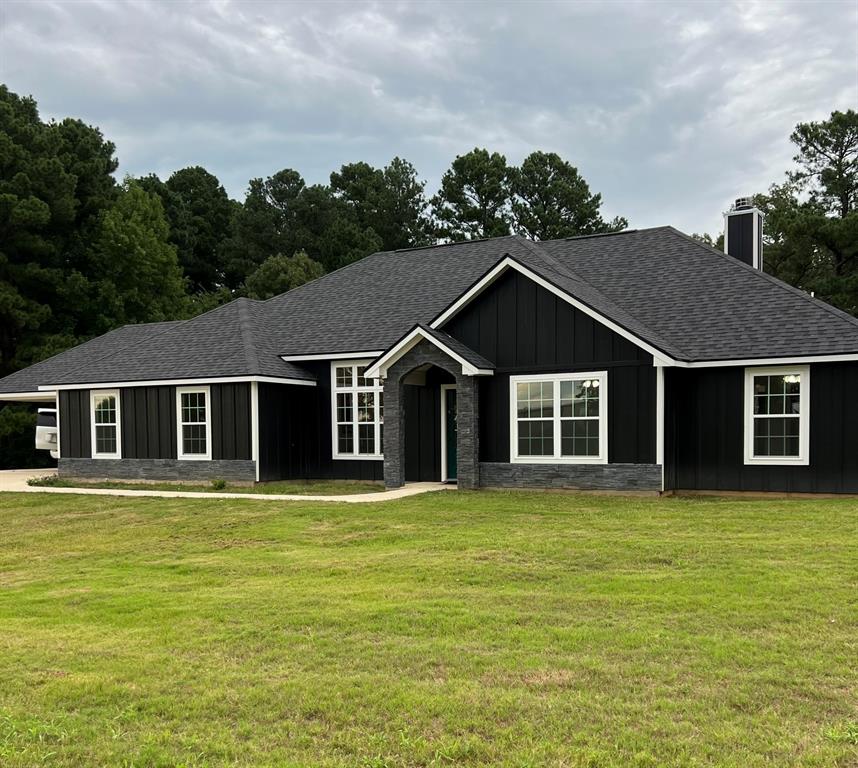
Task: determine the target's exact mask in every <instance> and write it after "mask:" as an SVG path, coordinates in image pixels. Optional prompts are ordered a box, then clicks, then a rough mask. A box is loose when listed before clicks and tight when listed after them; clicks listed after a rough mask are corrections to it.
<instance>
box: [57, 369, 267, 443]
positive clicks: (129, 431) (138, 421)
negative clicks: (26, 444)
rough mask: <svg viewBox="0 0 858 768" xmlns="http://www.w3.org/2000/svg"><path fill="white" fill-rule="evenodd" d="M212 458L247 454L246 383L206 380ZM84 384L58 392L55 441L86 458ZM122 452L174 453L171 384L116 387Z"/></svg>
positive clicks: (87, 416) (87, 426) (173, 390)
mask: <svg viewBox="0 0 858 768" xmlns="http://www.w3.org/2000/svg"><path fill="white" fill-rule="evenodd" d="M210 389H211V401H212V402H211V404H210V406H209V407H210V408H211V430H212V458H213V459H250V458H251V446H250V384H247V383H239V384H212V385H211V387H210ZM89 393H90V391H89V390H86V389H81V390H69V391H65V390H63V391H61V392H60V441H61V445H60V448H61V451H62V455H63V456H65V457H66V458H89V457H90V456H91V447H90V414H89V399H90V398H89ZM119 413H120V419H121V440H122V457H123V458H125V459H175V458H176V457H177V449H178V447H177V439H176V429H177V427H176V388H175V387H170V386H160V387H126V388H123V389H121V390H120V393H119Z"/></svg>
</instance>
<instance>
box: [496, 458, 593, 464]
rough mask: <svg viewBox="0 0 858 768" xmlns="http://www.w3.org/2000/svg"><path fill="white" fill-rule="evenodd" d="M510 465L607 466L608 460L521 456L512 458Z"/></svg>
mask: <svg viewBox="0 0 858 768" xmlns="http://www.w3.org/2000/svg"><path fill="white" fill-rule="evenodd" d="M509 461H510V464H607V463H608V460H607V459H606V458H599V457H598V456H587V457H581V458H577V457H571V456H563V457H560V458H555V457H554V456H545V457H542V456H540V457H531V456H523V457H518V456H514V457H512V458H511V459H510V460H509Z"/></svg>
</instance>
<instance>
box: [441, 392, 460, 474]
mask: <svg viewBox="0 0 858 768" xmlns="http://www.w3.org/2000/svg"><path fill="white" fill-rule="evenodd" d="M456 413H457V411H456V389H455V387H452V386H444V387H443V388H442V389H441V419H442V427H443V429H442V430H441V432H442V436H443V439H442V445H441V452H442V457H443V461H442V462H441V480H442V481H443V482H454V481H455V480H456V477H457V472H456V463H457V462H456V458H457V453H456Z"/></svg>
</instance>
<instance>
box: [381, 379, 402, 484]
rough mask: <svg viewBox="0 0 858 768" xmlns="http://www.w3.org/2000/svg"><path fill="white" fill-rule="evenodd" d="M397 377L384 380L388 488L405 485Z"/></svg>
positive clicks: (385, 473) (385, 477)
mask: <svg viewBox="0 0 858 768" xmlns="http://www.w3.org/2000/svg"><path fill="white" fill-rule="evenodd" d="M402 387H403V385H402V381H401V378H400V377H399V376H396V377H392V376H390V372H389V371H388V377H387V378H386V379H385V380H384V484H385V486H386V487H388V488H400V487H401V486H403V485H405V409H404V408H403V407H402V403H403V401H404V397H403V394H404V393H403V391H402Z"/></svg>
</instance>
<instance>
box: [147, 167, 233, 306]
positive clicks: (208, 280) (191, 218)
mask: <svg viewBox="0 0 858 768" xmlns="http://www.w3.org/2000/svg"><path fill="white" fill-rule="evenodd" d="M138 183H139V184H140V186H142V187H143V189H145V190H146V191H147V192H149V193H152V194H155V195H157V196H158V197H159V198H160V200H161V204H162V205H163V206H164V214H165V215H166V217H167V221H168V223H169V225H170V242H171V243H172V244H173V245H174V246H176V251H177V253H178V257H179V265H180V266H181V268H182V272H183V273H184V275H185V277H187V278H188V282H189V285H190V289H191V291H192V292H193V293H200V292H210V291H215V290H216V289H217V288H218V287H219V286H221V285H222V284H223V281H224V265H223V254H224V251H223V243H224V242H225V241H226V240H227V238H228V237H229V236H230V234H231V224H232V220H233V216H234V213H235V206H236V205H237V203H235V202H234V201H232V200H230V199H229V197H228V195H227V194H226V190H225V189H224V188H223V186H222V185H221V183H220V181H218V179H217V177H216V176H214V175H212V174H211V173H209V172H208V171H207V170H206V169H205V168H201V167H200V166H193V167H190V168H183V169H181V170H179V171H176V172H175V173H174V174H172V176H170V178H169V179H167V181H166V182H164V181H161V179H159V178H158V176H157V175H155V174H150V175H148V176H143V177H142V178H140V179H138Z"/></svg>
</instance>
